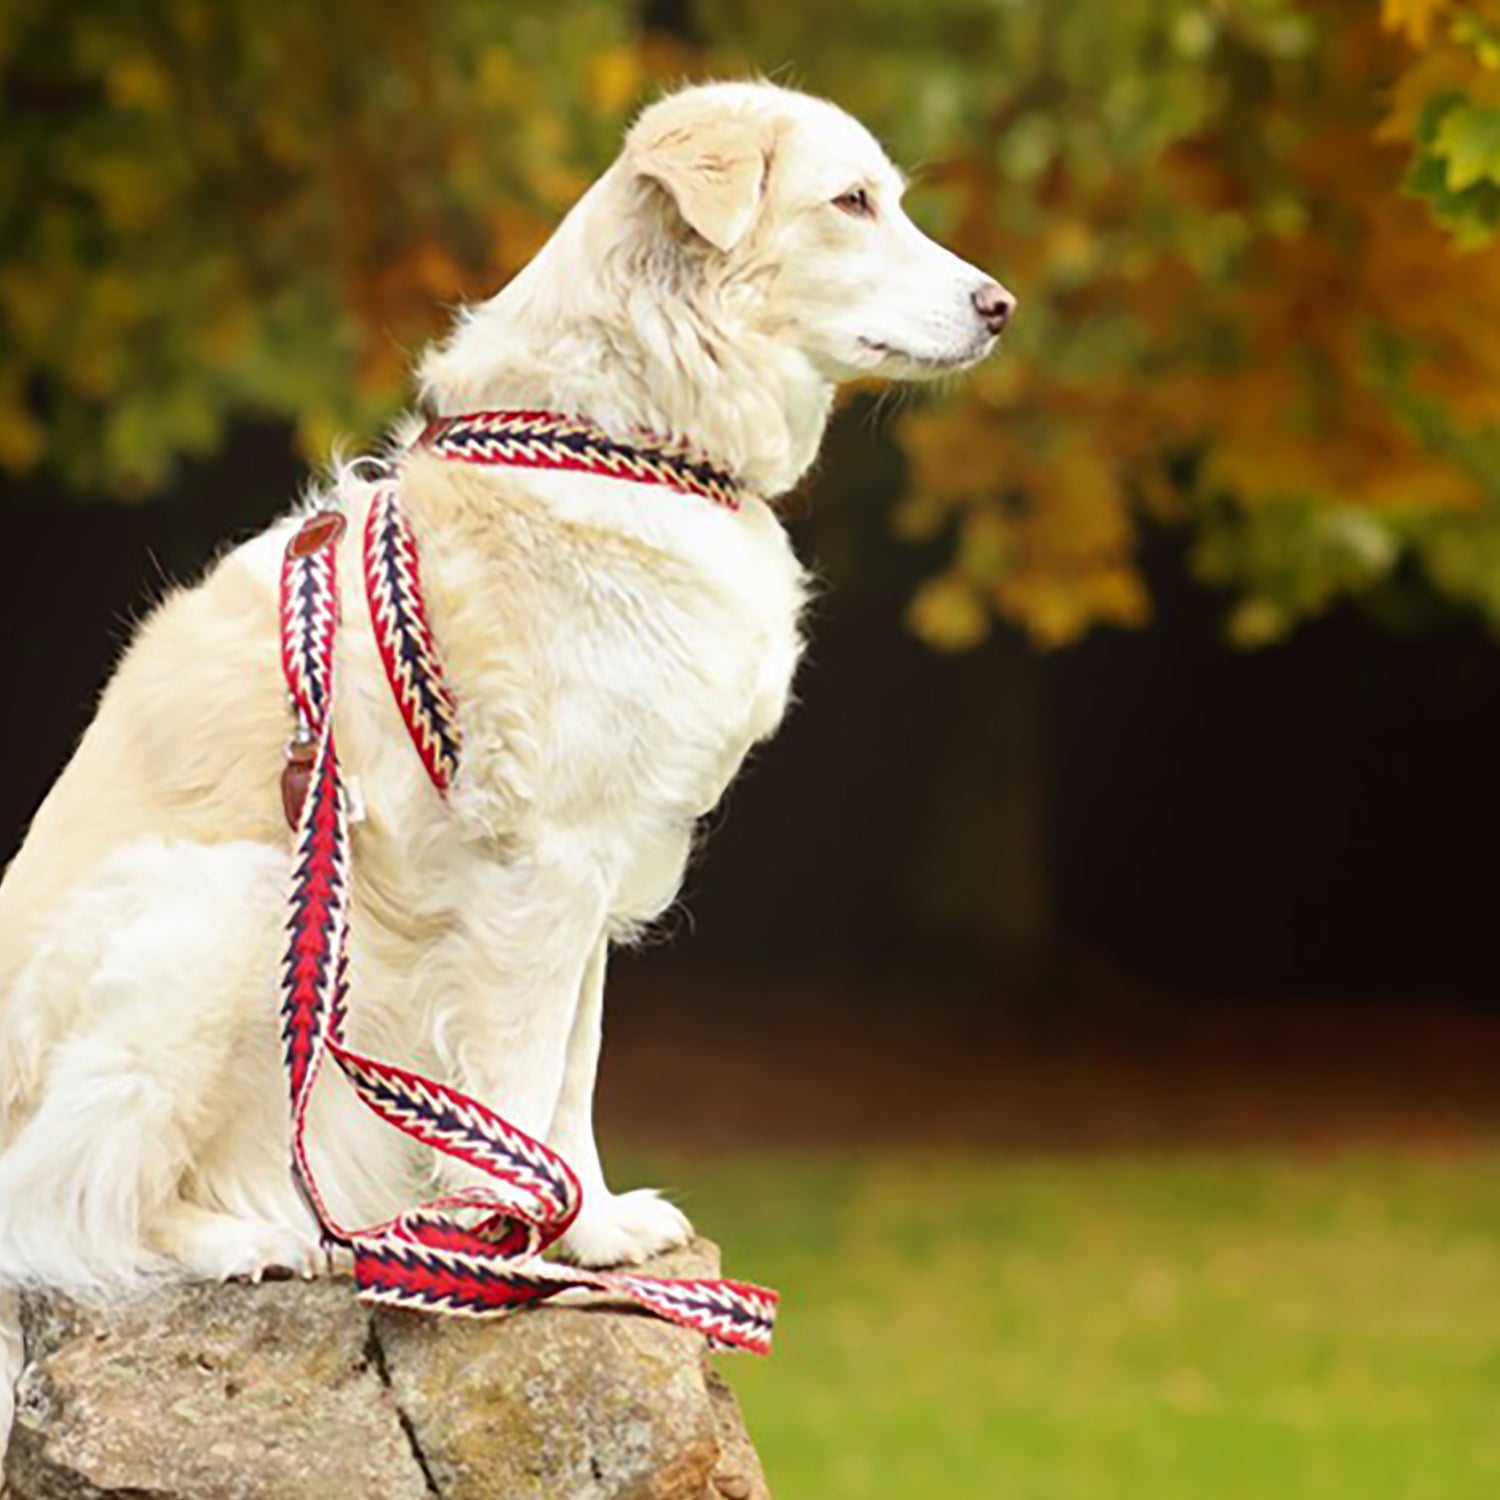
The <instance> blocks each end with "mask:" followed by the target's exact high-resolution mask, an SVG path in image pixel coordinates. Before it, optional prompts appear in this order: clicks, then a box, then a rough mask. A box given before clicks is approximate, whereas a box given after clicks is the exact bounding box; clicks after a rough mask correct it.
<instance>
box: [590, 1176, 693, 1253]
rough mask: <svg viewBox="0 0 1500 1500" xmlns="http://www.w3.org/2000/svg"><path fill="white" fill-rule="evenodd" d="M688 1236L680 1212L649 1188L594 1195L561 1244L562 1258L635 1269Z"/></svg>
mask: <svg viewBox="0 0 1500 1500" xmlns="http://www.w3.org/2000/svg"><path fill="white" fill-rule="evenodd" d="M692 1237H693V1226H692V1225H691V1224H689V1223H688V1221H687V1217H686V1216H685V1215H684V1214H683V1212H682V1211H681V1209H679V1208H676V1207H674V1206H673V1205H672V1204H670V1203H668V1202H667V1200H666V1199H665V1198H663V1197H662V1196H661V1195H660V1194H659V1193H657V1192H655V1191H653V1190H652V1189H651V1188H637V1189H636V1190H635V1191H634V1192H631V1193H607V1194H600V1195H599V1196H598V1197H597V1198H595V1199H592V1200H585V1202H584V1205H583V1212H582V1213H580V1214H579V1215H578V1218H577V1219H576V1220H575V1221H574V1223H573V1227H572V1228H571V1229H570V1230H568V1232H567V1234H565V1235H564V1236H563V1239H562V1245H561V1249H562V1253H563V1254H564V1255H565V1256H567V1258H568V1259H569V1260H571V1261H573V1262H575V1263H576V1264H578V1265H580V1266H594V1267H601V1266H637V1265H639V1264H640V1263H641V1262H642V1261H643V1260H649V1259H650V1258H651V1257H652V1256H653V1255H660V1254H661V1253H662V1251H664V1250H675V1249H676V1248H677V1246H679V1245H685V1244H687V1242H688V1241H689V1240H690V1239H691V1238H692Z"/></svg>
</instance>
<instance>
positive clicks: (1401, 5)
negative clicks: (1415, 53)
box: [1380, 0, 1448, 47]
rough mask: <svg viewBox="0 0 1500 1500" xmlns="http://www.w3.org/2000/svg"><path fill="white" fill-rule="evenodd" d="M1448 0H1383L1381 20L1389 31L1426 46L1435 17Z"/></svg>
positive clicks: (1414, 43) (1413, 42) (1415, 45)
mask: <svg viewBox="0 0 1500 1500" xmlns="http://www.w3.org/2000/svg"><path fill="white" fill-rule="evenodd" d="M1447 3H1448V0H1381V4H1380V21H1381V24H1382V25H1383V26H1384V27H1385V29H1386V30H1387V31H1395V32H1399V33H1401V34H1402V35H1403V36H1405V38H1406V40H1407V41H1409V42H1410V43H1411V44H1412V45H1413V46H1414V47H1425V46H1426V45H1427V40H1428V37H1429V35H1430V33H1431V30H1432V21H1433V17H1434V16H1436V15H1437V13H1438V12H1439V11H1440V10H1442V9H1443V8H1444V6H1445V5H1446V4H1447Z"/></svg>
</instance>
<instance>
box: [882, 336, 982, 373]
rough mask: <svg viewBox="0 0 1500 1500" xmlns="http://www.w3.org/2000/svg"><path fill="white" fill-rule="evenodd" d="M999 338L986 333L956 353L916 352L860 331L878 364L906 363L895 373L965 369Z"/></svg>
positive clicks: (976, 361)
mask: <svg viewBox="0 0 1500 1500" xmlns="http://www.w3.org/2000/svg"><path fill="white" fill-rule="evenodd" d="M999 342H1000V340H999V337H998V335H995V334H985V335H984V336H983V337H982V338H980V339H979V340H978V341H977V342H975V343H974V344H972V345H970V347H969V348H967V349H963V350H961V351H960V352H959V353H957V354H919V353H917V351H916V350H914V349H898V348H897V347H896V345H895V344H888V343H886V342H885V341H884V340H883V339H870V338H865V337H864V336H863V335H861V337H860V340H859V343H860V347H861V348H863V349H868V350H869V351H870V353H871V354H874V355H876V356H877V357H878V359H879V361H880V363H881V364H886V363H890V364H897V365H903V366H905V367H906V369H905V370H903V371H900V372H898V373H902V374H905V373H913V374H921V375H945V374H948V373H949V372H951V371H954V370H962V369H966V368H967V367H968V366H969V365H973V364H977V363H978V362H979V361H980V360H981V359H983V358H984V357H985V356H986V355H987V354H989V353H990V351H991V350H992V349H994V347H995V345H996V344H998V343H999Z"/></svg>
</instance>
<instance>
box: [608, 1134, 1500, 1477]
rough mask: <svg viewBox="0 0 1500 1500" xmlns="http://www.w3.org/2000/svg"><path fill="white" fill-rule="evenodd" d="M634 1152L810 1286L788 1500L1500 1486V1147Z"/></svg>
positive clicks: (750, 1265)
mask: <svg viewBox="0 0 1500 1500" xmlns="http://www.w3.org/2000/svg"><path fill="white" fill-rule="evenodd" d="M623 1165H626V1164H625V1163H622V1166H623ZM629 1168H630V1170H631V1172H632V1175H633V1176H634V1180H637V1181H654V1182H658V1183H660V1184H662V1185H663V1186H669V1187H671V1188H672V1189H673V1190H674V1191H675V1192H676V1194H677V1196H678V1199H679V1201H680V1202H682V1203H683V1205H684V1206H685V1207H686V1208H687V1209H688V1210H689V1212H690V1213H691V1214H692V1215H693V1217H694V1219H695V1221H696V1222H697V1223H698V1225H699V1227H700V1228H701V1229H702V1230H703V1232H704V1233H706V1234H708V1235H710V1236H712V1237H713V1238H715V1239H717V1240H719V1241H720V1243H721V1244H722V1245H723V1246H724V1250H725V1268H726V1271H728V1272H729V1273H730V1274H738V1275H742V1276H744V1277H747V1278H751V1279H755V1280H761V1281H765V1282H768V1283H770V1284H771V1285H773V1286H776V1287H778V1288H779V1289H780V1290H781V1292H782V1296H783V1300H782V1312H781V1322H780V1327H779V1330H778V1335H777V1349H776V1352H775V1354H774V1355H773V1356H772V1357H771V1359H770V1360H768V1361H757V1360H753V1359H749V1358H745V1357H729V1358H726V1359H725V1361H724V1368H725V1373H726V1374H727V1375H728V1376H729V1378H730V1380H731V1382H732V1383H733V1385H734V1387H735V1389H736V1390H737V1392H738V1393H739V1396H740V1399H741V1401H742V1403H743V1405H744V1408H745V1414H746V1417H747V1420H748V1422H749V1425H750V1431H751V1434H752V1436H753V1437H754V1438H755V1440H756V1443H757V1445H758V1446H759V1448H760V1451H761V1454H762V1457H763V1458H764V1460H765V1463H766V1468H767V1471H768V1475H769V1478H770V1481H771V1488H772V1491H773V1493H774V1495H775V1496H776V1500H876V1497H879V1500H928V1497H932V1500H959V1497H965V1500H967V1497H989V1496H994V1497H996V1500H1174V1497H1178V1496H1181V1497H1194V1500H1197V1497H1204V1500H1207V1497H1213V1500H1252V1497H1253V1500H1283V1497H1297V1500H1303V1497H1306V1500H1500V1153H1470V1154H1466V1155H1458V1156H1451V1157H1450V1156H1423V1155H1417V1154H1394V1153H1392V1154H1381V1155H1368V1156H1358V1157H1343V1158H1328V1159H1292V1158H1284V1157H1273V1156H1234V1157H1223V1158H1183V1157H1178V1158H1160V1159H1140V1158H1136V1159H1128V1158H1126V1159H1122V1158H1116V1159H1109V1158H1096V1159H1075V1160H1016V1159H1011V1158H987V1157H964V1158H955V1157H952V1156H933V1157H930V1158H926V1157H910V1158H896V1159H892V1158H881V1157H873V1156H847V1157H836V1158H835V1157H817V1158H806V1157H790V1156H787V1157H767V1156H754V1157H750V1156H744V1157H739V1156H731V1157H725V1158H716V1159H705V1160H694V1161H686V1160H682V1161H679V1160H674V1159H665V1160H664V1159H662V1158H660V1157H656V1156H651V1157H646V1158H644V1159H642V1158H641V1157H639V1156H638V1157H637V1159H636V1160H634V1161H633V1162H631V1163H629ZM635 1174H639V1175H635ZM623 1180H624V1178H623V1174H622V1181H623Z"/></svg>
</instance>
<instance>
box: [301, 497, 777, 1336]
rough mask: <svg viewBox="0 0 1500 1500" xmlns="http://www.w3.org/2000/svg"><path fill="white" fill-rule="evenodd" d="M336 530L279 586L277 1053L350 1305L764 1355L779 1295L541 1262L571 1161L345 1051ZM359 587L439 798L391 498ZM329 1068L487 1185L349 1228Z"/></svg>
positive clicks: (435, 689) (461, 1100)
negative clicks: (283, 842) (612, 1322)
mask: <svg viewBox="0 0 1500 1500" xmlns="http://www.w3.org/2000/svg"><path fill="white" fill-rule="evenodd" d="M344 530H345V522H344V518H343V516H342V515H340V514H338V513H337V512H332V511H325V512H322V513H320V514H318V515H315V516H313V517H311V518H310V519H309V520H308V521H307V522H306V523H305V524H304V525H303V526H302V528H301V530H299V531H298V532H297V533H296V535H295V536H293V537H292V539H291V541H290V542H289V543H288V545H287V548H286V552H285V555H284V557H283V560H282V571H281V655H282V668H283V671H284V673H285V676H286V681H287V687H288V689H289V691H290V693H291V698H292V703H293V706H294V709H295V712H296V716H297V732H296V736H295V738H294V740H293V743H292V745H291V747H290V749H289V751H288V765H287V771H286V774H285V776H284V778H283V795H284V799H285V801H286V804H287V809H288V814H289V817H293V816H294V827H295V837H294V851H295V853H294V862H293V875H292V885H291V894H290V899H289V903H288V916H287V947H286V954H285V960H284V964H283V971H282V1041H283V1052H284V1058H285V1063H286V1071H287V1082H288V1088H289V1091H290V1099H291V1113H292V1160H293V1170H294V1175H295V1177H296V1180H297V1182H298V1184H299V1187H300V1188H301V1190H302V1192H303V1193H304V1195H305V1197H306V1199H307V1201H308V1204H309V1206H310V1207H311V1209H312V1211H313V1213H314V1215H315V1216H316V1218H317V1220H318V1224H319V1226H320V1228H321V1229H322V1232H323V1234H324V1236H325V1237H326V1238H327V1239H328V1240H329V1241H330V1242H332V1243H334V1244H337V1245H339V1246H342V1247H343V1248H345V1249H347V1250H348V1251H349V1253H350V1255H351V1257H352V1259H353V1266H354V1279H355V1284H356V1287H357V1290H358V1294H359V1296H360V1297H361V1298H363V1299H364V1300H366V1301H369V1302H378V1303H384V1304H386V1305H389V1306H395V1307H407V1308H414V1309H417V1310H420V1311H427V1312H447V1313H457V1314H462V1315H466V1316H470V1317H486V1316H492V1315H495V1314H499V1313H503V1312H506V1311H509V1310H512V1309H514V1308H517V1307H525V1306H531V1305H534V1304H536V1303H538V1302H542V1301H545V1300H546V1299H547V1298H549V1297H553V1296H556V1295H557V1294H558V1293H559V1292H562V1291H566V1290H569V1289H570V1288H584V1289H588V1290H593V1291H599V1292H604V1293H608V1294H610V1295H612V1296H614V1297H618V1298H622V1299H625V1300H627V1301H629V1302H633V1303H634V1304H635V1305H636V1306H638V1307H640V1308H643V1309H645V1310H647V1311H649V1312H651V1313H653V1314H655V1315H656V1316H658V1317H661V1318H665V1319H667V1320H668V1321H670V1322H673V1323H679V1324H682V1325H683V1326H685V1327H688V1328H693V1329H696V1330H697V1331H698V1332H700V1333H703V1334H704V1335H706V1336H707V1338H708V1340H709V1342H710V1344H711V1345H712V1346H714V1347H717V1348H724V1349H743V1350H748V1351H750V1352H752V1353H757V1354H765V1353H768V1352H769V1350H770V1343H771V1328H772V1324H773V1322H774V1320H775V1316H776V1301H777V1298H776V1294H775V1293H774V1292H772V1291H769V1290H767V1289H765V1288H762V1287H757V1286H751V1285H748V1284H746V1283H744V1282H739V1281H729V1280H725V1279H722V1278H709V1277H694V1278H683V1279H667V1278H662V1277H653V1276H637V1275H633V1274H631V1273H629V1272H619V1271H616V1272H604V1271H589V1270H584V1269H582V1268H579V1267H573V1266H565V1265H561V1264H558V1263H556V1262H553V1261H548V1260H544V1259H543V1258H542V1252H543V1251H545V1250H546V1249H547V1248H548V1247H549V1246H551V1245H553V1244H555V1243H556V1241H557V1240H558V1239H559V1238H560V1237H561V1236H562V1235H563V1234H565V1233H566V1232H567V1229H568V1227H569V1226H570V1225H571V1224H572V1222H573V1221H574V1219H575V1218H576V1217H577V1216H578V1211H579V1208H580V1206H581V1203H582V1191H581V1189H580V1186H579V1183H578V1179H577V1177H576V1176H574V1174H573V1172H572V1170H571V1169H570V1168H569V1167H568V1165H567V1163H566V1162H565V1161H563V1159H562V1158H561V1157H560V1156H558V1155H557V1154H556V1153H555V1152H553V1151H551V1150H549V1149H548V1148H547V1147H546V1146H544V1145H543V1144H542V1143H541V1142H540V1141H536V1140H533V1139H532V1138H531V1137H530V1136H528V1135H527V1134H525V1132H523V1131H520V1130H517V1129H516V1128H515V1126H513V1125H511V1124H510V1123H509V1122H508V1121H506V1120H504V1119H503V1118H501V1116H500V1115H498V1114H496V1113H495V1111H494V1110H492V1109H490V1108H489V1107H488V1106H486V1105H484V1104H482V1103H480V1102H479V1101H478V1100H476V1099H471V1098H469V1097H468V1096H467V1095H466V1094H463V1093H460V1092H459V1091H458V1090H457V1089H454V1088H450V1087H449V1086H448V1085H446V1084H443V1083H439V1082H437V1081H435V1080H433V1079H430V1078H424V1077H422V1076H421V1075H420V1074H418V1073H414V1072H411V1071H409V1070H407V1069H405V1068H399V1067H396V1066H394V1065H393V1064H391V1063H386V1062H380V1061H378V1060H376V1059H374V1058H371V1057H366V1056H364V1055H362V1054H361V1053H358V1052H355V1051H354V1050H353V1049H351V1048H350V1047H349V1046H347V1045H346V1043H345V1040H344V1021H345V1014H346V1006H347V999H348V967H349V966H348V938H349V901H350V873H351V872H350V841H349V820H348V812H347V804H346V795H345V790H344V783H343V779H342V776H341V774H340V770H339V761H338V753H337V749H336V747H335V744H334V733H333V714H332V705H333V701H334V682H335V658H336V649H335V647H336V639H337V633H338V624H339V590H338V573H337V562H338V544H339V542H340V540H341V538H342V536H343V534H344ZM364 576H365V589H366V595H367V598H368V601H369V607H370V617H371V620H372V622H373V624H374V629H375V635H376V640H377V643H378V645H379V649H380V657H381V661H382V662H383V663H384V664H385V670H386V675H387V678H388V680H389V682H390V686H391V691H392V693H393V694H394V696H395V698H396V701H397V704H398V705H399V707H400V709H401V714H402V717H403V718H404V719H405V721H406V724H407V728H408V730H409V731H410V733H411V739H412V743H413V745H414V746H415V747H416V750H417V752H418V754H419V755H420V757H421V759H422V763H423V765H424V766H425V767H426V768H427V772H428V775H429V777H430V778H431V780H432V782H433V784H434V786H435V787H436V788H437V789H438V791H439V792H440V793H446V792H447V790H448V788H449V786H450V785H451V784H452V780H453V776H454V774H455V772H456V769H457V764H458V754H459V743H460V742H459V734H458V724H457V718H456V715H455V712H454V704H453V698H452V695H451V693H450V692H449V690H448V687H447V685H446V683H445V682H444V681H443V676H442V669H441V665H440V663H439V660H438V657H437V653H436V651H435V649H434V646H433V641H432V634H431V631H430V629H429V627H428V624H427V618H426V611H425V609H424V607H423V602H422V593H421V584H420V576H419V573H418V559H417V548H416V541H415V538H414V536H413V534H412V532H411V529H410V526H409V525H408V523H407V521H406V518H405V515H404V514H403V512H402V510H401V506H400V503H399V500H398V498H397V495H396V491H395V489H394V487H386V488H384V489H382V490H381V491H380V492H379V493H378V494H377V496H376V498H375V500H374V503H373V504H372V506H371V509H370V513H369V518H368V521H367V524H366V527H365V534H364ZM329 1058H332V1059H333V1061H334V1063H335V1064H336V1065H337V1066H338V1068H339V1069H340V1071H341V1072H342V1073H343V1075H344V1077H345V1078H346V1079H348V1081H349V1083H350V1084H351V1085H352V1086H353V1088H354V1090H355V1092H356V1094H357V1095H358V1097H359V1098H360V1099H361V1100H362V1101H363V1102H364V1103H365V1104H366V1105H367V1106H368V1107H369V1108H370V1109H371V1110H373V1111H374V1112H375V1113H376V1114H377V1115H379V1116H380V1117H381V1119H383V1120H385V1121H386V1122H387V1123H388V1124H390V1125H393V1126H394V1127H395V1128H396V1129H398V1130H401V1131H403V1132H405V1133H406V1134H407V1135H409V1136H411V1137H412V1138H413V1139H414V1140H416V1141H419V1142H420V1143H421V1144H423V1145H424V1146H428V1147H431V1148H432V1149H433V1150H435V1151H440V1152H442V1153H444V1154H445V1155H447V1156H452V1157H455V1158H457V1159H458V1160H460V1161H464V1162H467V1163H468V1164H469V1165H470V1166H472V1167H476V1168H478V1169H479V1170H480V1171H482V1172H484V1173H485V1174H486V1176H487V1177H488V1178H489V1182H488V1183H487V1184H486V1185H485V1186H483V1187H471V1188H466V1189H463V1190H462V1191H458V1192H453V1193H448V1194H445V1195H443V1196H441V1197H439V1198H436V1199H433V1200H431V1201H429V1202H426V1203H423V1204H421V1205H419V1206H418V1207H416V1208H413V1209H410V1210H408V1211H407V1212H405V1213H402V1214H400V1215H398V1216H397V1217H395V1218H393V1219H391V1220H388V1221H387V1222H385V1223H383V1224H376V1225H370V1226H366V1227H362V1228H352V1227H349V1226H347V1225H344V1224H341V1223H340V1222H339V1220H338V1219H337V1218H336V1217H335V1215H334V1214H333V1213H332V1211H331V1210H330V1208H329V1206H328V1204H327V1202H326V1200H325V1199H324V1198H323V1196H322V1194H321V1192H320V1190H319V1188H318V1184H317V1181H316V1178H315V1177H314V1174H313V1170H312V1164H311V1162H310V1161H309V1159H308V1153H307V1112H308V1105H309V1101H310V1099H311V1096H312V1091H313V1087H314V1085H315V1084H316V1082H317V1079H318V1077H319V1074H320V1072H321V1070H322V1068H323V1065H324V1063H325V1061H326V1060H327V1059H329Z"/></svg>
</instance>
